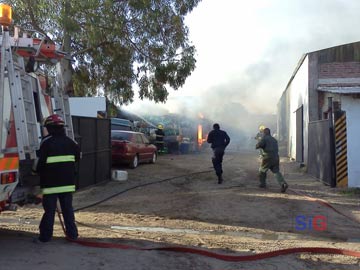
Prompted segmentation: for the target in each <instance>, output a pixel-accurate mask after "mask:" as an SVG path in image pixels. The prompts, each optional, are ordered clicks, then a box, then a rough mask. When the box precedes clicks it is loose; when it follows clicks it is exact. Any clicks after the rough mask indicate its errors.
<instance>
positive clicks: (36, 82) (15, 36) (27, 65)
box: [0, 4, 73, 212]
mask: <svg viewBox="0 0 360 270" xmlns="http://www.w3.org/2000/svg"><path fill="white" fill-rule="evenodd" d="M0 25H1V28H2V31H1V35H0V44H1V51H0V57H1V61H0V103H1V105H0V212H1V211H4V210H9V209H10V210H11V209H14V208H16V205H17V204H24V203H28V202H31V201H32V200H33V199H35V198H36V194H38V190H39V188H38V184H39V179H38V177H37V176H34V175H32V174H31V166H32V164H33V162H34V160H36V151H37V150H38V149H39V147H40V140H41V137H42V136H44V135H45V134H44V132H46V130H45V129H43V128H42V120H43V119H44V118H45V117H47V116H49V115H50V114H53V113H54V112H56V113H57V114H59V115H61V116H62V117H63V119H64V120H65V122H66V125H67V134H68V136H70V137H72V138H73V133H72V123H71V116H70V110H69V103H68V97H67V96H66V95H65V94H64V93H63V91H62V80H61V75H60V72H58V74H57V76H56V79H55V80H54V83H53V84H52V86H51V92H52V93H53V100H54V105H53V102H52V97H51V96H50V95H48V94H47V92H49V84H48V83H47V82H48V80H47V78H46V77H45V76H44V72H43V71H42V70H43V68H42V67H44V66H45V65H52V66H54V68H55V67H56V65H58V69H57V70H61V69H60V68H59V67H60V64H59V63H60V60H61V59H63V58H64V57H65V53H63V52H61V51H60V50H59V49H58V47H57V46H56V45H55V44H54V43H53V42H52V41H51V40H49V39H48V38H46V37H44V38H41V36H40V37H39V35H38V36H37V37H35V36H34V33H32V35H30V34H29V32H25V31H21V30H20V29H19V28H17V27H13V28H12V27H11V26H12V9H11V7H10V6H9V5H7V4H0Z"/></svg>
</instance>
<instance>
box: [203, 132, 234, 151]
mask: <svg viewBox="0 0 360 270" xmlns="http://www.w3.org/2000/svg"><path fill="white" fill-rule="evenodd" d="M207 142H208V143H211V148H213V149H214V148H219V147H220V148H224V149H225V148H226V146H228V144H229V143H230V137H229V135H227V133H226V132H225V131H223V130H221V129H213V130H212V131H210V132H209V134H208V137H207Z"/></svg>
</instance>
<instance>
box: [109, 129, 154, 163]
mask: <svg viewBox="0 0 360 270" xmlns="http://www.w3.org/2000/svg"><path fill="white" fill-rule="evenodd" d="M111 154H112V163H113V164H127V165H129V166H130V168H136V167H137V166H138V165H139V164H140V163H143V162H150V163H155V162H156V159H157V148H156V146H155V145H153V144H151V143H150V142H149V140H148V139H147V138H146V136H145V135H144V134H143V133H140V132H134V131H125V130H112V131H111Z"/></svg>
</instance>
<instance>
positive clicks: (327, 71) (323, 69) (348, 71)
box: [319, 62, 360, 79]
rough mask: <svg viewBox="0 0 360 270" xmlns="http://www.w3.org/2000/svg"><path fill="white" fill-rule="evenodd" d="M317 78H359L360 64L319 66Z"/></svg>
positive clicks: (342, 63)
mask: <svg viewBox="0 0 360 270" xmlns="http://www.w3.org/2000/svg"><path fill="white" fill-rule="evenodd" d="M319 78H321V79H328V78H360V62H334V63H326V64H321V65H320V71H319Z"/></svg>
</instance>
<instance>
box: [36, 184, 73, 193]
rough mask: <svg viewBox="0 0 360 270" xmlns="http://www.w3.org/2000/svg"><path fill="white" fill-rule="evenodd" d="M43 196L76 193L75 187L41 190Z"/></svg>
mask: <svg viewBox="0 0 360 270" xmlns="http://www.w3.org/2000/svg"><path fill="white" fill-rule="evenodd" d="M41 191H42V194H54V193H65V192H75V185H70V186H62V187H51V188H43V189H41Z"/></svg>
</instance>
